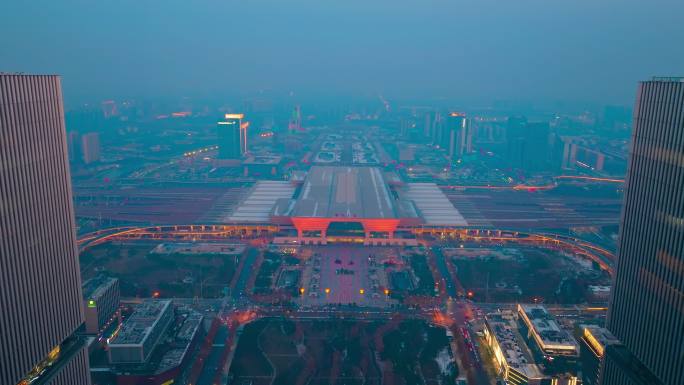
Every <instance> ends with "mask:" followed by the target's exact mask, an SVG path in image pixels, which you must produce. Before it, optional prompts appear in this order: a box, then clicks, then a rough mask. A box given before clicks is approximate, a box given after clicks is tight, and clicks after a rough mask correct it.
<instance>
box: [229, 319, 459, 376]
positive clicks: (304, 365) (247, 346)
mask: <svg viewBox="0 0 684 385" xmlns="http://www.w3.org/2000/svg"><path fill="white" fill-rule="evenodd" d="M438 361H439V363H438ZM450 361H453V359H452V358H451V352H450V350H449V343H448V339H447V337H446V332H445V331H444V329H441V328H438V327H434V326H431V325H428V324H427V323H425V322H423V321H414V320H406V321H397V320H388V321H386V322H352V321H342V320H331V321H291V320H283V319H263V320H259V321H256V322H254V323H252V324H249V325H247V326H246V327H245V329H244V330H243V333H242V336H241V337H240V341H239V343H238V347H237V351H236V354H235V358H234V360H233V362H232V364H231V367H230V374H231V378H232V380H231V381H230V382H229V383H230V384H244V383H252V384H254V385H260V384H271V383H273V384H316V385H317V384H321V385H322V384H378V385H379V384H383V383H384V384H399V385H404V384H407V385H408V384H440V383H449V382H447V381H448V380H450V379H452V378H453V376H455V375H456V373H455V369H454V368H453V367H449V368H444V369H443V368H442V366H440V364H442V365H443V364H444V362H450Z"/></svg>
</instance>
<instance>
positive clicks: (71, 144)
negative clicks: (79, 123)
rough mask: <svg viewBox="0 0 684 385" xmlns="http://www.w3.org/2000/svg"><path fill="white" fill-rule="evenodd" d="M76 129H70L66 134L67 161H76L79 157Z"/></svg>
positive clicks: (79, 148) (79, 147) (79, 150)
mask: <svg viewBox="0 0 684 385" xmlns="http://www.w3.org/2000/svg"><path fill="white" fill-rule="evenodd" d="M79 139H80V137H79V135H78V131H71V132H69V133H68V134H67V149H68V152H69V162H76V161H78V160H79V159H80V155H81V144H80V143H79V141H78V140H79Z"/></svg>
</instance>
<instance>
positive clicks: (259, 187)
mask: <svg viewBox="0 0 684 385" xmlns="http://www.w3.org/2000/svg"><path fill="white" fill-rule="evenodd" d="M294 192H295V187H294V186H293V185H292V184H291V183H290V182H287V181H265V180H264V181H259V182H257V183H256V184H255V185H254V187H253V188H252V190H251V191H250V193H249V195H248V196H247V198H245V199H244V200H243V201H242V202H240V204H239V205H238V206H237V208H236V209H235V210H234V211H233V212H232V213H231V214H230V215H229V216H228V217H226V219H227V221H233V222H269V218H270V213H271V210H273V206H275V204H276V202H277V201H278V200H279V199H289V198H291V197H292V194H294Z"/></svg>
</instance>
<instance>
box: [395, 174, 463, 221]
mask: <svg viewBox="0 0 684 385" xmlns="http://www.w3.org/2000/svg"><path fill="white" fill-rule="evenodd" d="M403 197H404V198H406V199H409V200H412V201H413V203H414V204H415V206H416V207H417V208H418V211H419V214H420V216H421V217H422V218H423V220H424V221H425V223H426V224H428V225H449V226H467V225H468V222H467V221H466V220H465V218H463V215H461V213H460V212H459V211H458V210H457V209H456V208H455V207H454V205H453V204H452V203H451V202H450V201H449V198H447V197H446V195H444V192H442V190H441V189H440V188H439V187H438V186H437V184H435V183H408V184H407V185H406V189H405V190H404V193H403Z"/></svg>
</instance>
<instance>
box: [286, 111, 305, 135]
mask: <svg viewBox="0 0 684 385" xmlns="http://www.w3.org/2000/svg"><path fill="white" fill-rule="evenodd" d="M287 130H288V133H290V134H292V133H294V132H301V131H302V109H301V107H300V106H296V107H295V108H294V109H293V110H292V116H291V117H290V123H289V124H288V126H287Z"/></svg>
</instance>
